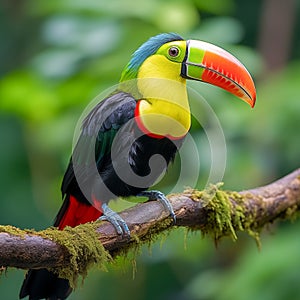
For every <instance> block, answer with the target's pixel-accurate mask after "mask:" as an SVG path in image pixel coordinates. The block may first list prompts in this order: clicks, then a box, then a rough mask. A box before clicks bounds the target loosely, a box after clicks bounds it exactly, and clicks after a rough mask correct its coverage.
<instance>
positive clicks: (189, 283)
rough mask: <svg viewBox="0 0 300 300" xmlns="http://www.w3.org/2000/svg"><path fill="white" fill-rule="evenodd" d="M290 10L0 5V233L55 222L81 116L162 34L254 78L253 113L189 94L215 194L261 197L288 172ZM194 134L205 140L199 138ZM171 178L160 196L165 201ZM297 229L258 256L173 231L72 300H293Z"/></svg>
mask: <svg viewBox="0 0 300 300" xmlns="http://www.w3.org/2000/svg"><path fill="white" fill-rule="evenodd" d="M299 2H300V1H297V0H287V1H285V2H284V9H283V6H282V4H283V3H282V2H280V0H264V1H259V0H253V1H242V0H210V1H204V0H188V1H180V0H167V1H164V0H153V1H150V0H139V1H136V0H122V1H121V0H111V1H104V0H86V1H83V0H72V1H70V0H64V1H59V0H52V1H33V0H27V1H25V0H10V1H8V0H7V1H5V0H3V1H1V3H0V16H1V17H0V34H1V37H0V38H1V40H0V76H1V80H0V191H1V199H0V223H1V224H11V225H15V226H20V227H22V228H25V227H26V228H36V229H42V228H45V227H47V226H49V225H50V224H51V223H52V221H53V218H54V216H55V214H56V212H57V210H58V208H59V206H60V204H61V196H60V183H61V179H62V176H63V173H64V169H65V168H66V166H67V163H68V159H69V155H70V153H71V147H72V139H73V133H74V128H75V126H76V124H77V120H78V118H79V117H80V115H81V112H82V111H83V109H84V108H85V107H86V105H87V104H88V103H89V102H90V101H91V100H92V99H93V98H94V97H95V96H97V95H98V94H99V93H100V92H101V91H103V90H104V89H106V88H108V87H110V86H112V85H114V84H116V83H117V82H118V80H119V76H120V74H121V71H122V69H123V67H124V66H125V64H126V63H127V62H128V60H129V58H130V55H131V54H132V53H133V51H134V50H135V49H136V48H137V47H138V46H139V45H140V44H141V43H143V42H144V41H145V40H147V39H148V38H149V37H150V36H152V35H155V34H157V33H160V32H168V31H172V32H178V33H179V34H182V35H183V36H184V37H186V38H196V39H202V40H206V41H208V42H212V43H215V44H217V45H219V46H221V47H224V48H226V49H227V50H229V51H231V52H232V53H233V54H235V55H236V56H237V57H238V58H239V59H240V60H241V61H242V62H243V63H244V64H245V65H246V66H247V67H248V68H249V70H250V72H251V73H252V75H253V76H254V78H255V81H256V83H257V91H258V97H257V105H256V107H255V109H254V110H250V109H249V108H248V107H247V105H246V104H245V103H242V102H241V101H238V100H236V99H235V98H234V97H232V96H231V95H229V94H228V93H226V92H224V91H222V90H220V89H217V88H214V87H212V86H207V85H204V84H199V83H190V86H191V87H193V88H194V89H196V90H197V91H198V92H199V93H201V94H202V95H203V96H204V97H205V99H206V100H207V101H208V102H209V103H210V105H211V107H212V109H213V111H214V112H215V113H216V115H217V117H218V119H219V121H220V123H221V125H222V128H223V131H224V134H225V138H226V145H227V168H226V172H225V175H224V178H223V181H224V182H225V188H226V189H236V190H242V189H247V188H251V187H255V186H259V185H263V184H267V183H268V182H271V181H273V180H275V179H277V178H279V177H281V176H283V175H285V174H287V173H289V172H290V171H292V170H293V169H295V168H297V167H299V162H300V156H299V146H300V131H299V121H300V118H299V116H300V101H299V94H300V40H299V34H300V28H299V20H297V16H298V19H299V12H300V3H299ZM204 118H205V116H204ZM193 134H194V135H195V136H196V137H197V138H196V139H195V140H199V141H202V140H204V138H203V137H204V136H205V134H204V132H203V131H202V130H201V128H197V126H195V128H194V129H193ZM198 146H199V148H200V149H202V147H203V156H201V157H200V159H201V162H204V163H203V164H201V176H200V180H199V186H198V187H199V188H201V187H203V186H202V185H203V182H205V178H207V176H208V173H209V166H207V165H206V164H205V161H206V160H207V159H209V151H207V149H206V150H205V149H204V148H205V142H204V145H203V146H202V145H201V143H200V144H199V145H198ZM200 152H201V151H200ZM207 153H208V154H207ZM190 157H191V159H193V155H192V154H191V155H190ZM177 169H178V168H176V166H175V167H174V168H173V169H172V170H171V171H170V172H169V179H168V180H165V181H163V182H162V183H161V184H160V185H159V187H160V188H161V189H162V190H163V191H165V192H168V191H169V189H170V185H171V184H172V178H173V177H176V176H175V175H174V173H176V170H177ZM183 188H184V187H182V189H183ZM113 205H114V208H116V209H122V208H123V207H125V206H126V205H127V204H126V203H125V202H124V203H123V201H122V202H118V203H115V204H113ZM299 230H300V222H299V221H295V222H294V223H293V224H289V223H282V224H276V225H274V226H273V227H272V228H269V231H267V232H266V233H263V235H262V250H261V251H258V250H257V248H256V246H255V243H254V241H253V240H251V239H250V238H249V237H246V236H245V235H243V234H240V235H239V240H238V241H237V242H236V243H233V242H232V241H231V240H229V239H224V241H223V242H222V243H221V244H220V245H219V247H218V249H216V248H215V247H214V244H213V242H212V241H211V240H209V239H203V238H202V237H201V235H200V233H187V232H186V231H185V230H184V229H178V230H176V231H173V232H172V233H171V234H170V235H169V236H168V237H167V238H165V237H162V238H161V240H159V241H158V242H157V243H155V244H154V245H153V246H152V247H151V250H149V249H148V248H147V247H145V248H143V249H142V251H141V254H140V255H138V257H137V258H136V262H135V259H134V255H132V257H131V255H129V257H127V258H126V259H121V258H120V259H118V260H117V262H116V263H115V264H114V265H113V266H108V272H107V273H105V272H101V271H99V270H97V268H95V269H94V270H92V271H91V272H90V274H89V276H88V278H87V279H86V281H85V284H84V286H83V287H81V288H78V289H77V290H76V291H75V292H74V293H73V294H72V295H71V296H70V300H77V299H83V300H94V299H133V300H138V299H145V300H150V299H157V300H160V299H174V300H194V299H195V300H200V299H201V300H211V299H220V300H225V299H231V300H247V299H256V300H283V299H300V285H299V278H300V239H299ZM272 233H274V234H272ZM0 251H1V250H0ZM135 268H136V269H137V270H136V271H135ZM133 274H134V279H133ZM23 276H24V271H22V270H9V271H8V272H7V273H6V274H2V276H1V278H0V298H1V299H5V300H7V299H8V300H14V299H17V295H18V290H19V287H20V284H21V282H22V279H23Z"/></svg>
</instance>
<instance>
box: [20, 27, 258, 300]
mask: <svg viewBox="0 0 300 300" xmlns="http://www.w3.org/2000/svg"><path fill="white" fill-rule="evenodd" d="M187 79H191V80H197V81H202V82H205V83H209V84H212V85H215V86H218V87H220V88H223V89H225V90H226V91H228V92H230V93H232V94H234V95H235V96H237V97H238V98H240V99H242V100H243V101H245V102H246V103H248V104H249V105H250V106H251V107H254V104H255V100H256V90H255V85H254V82H253V79H252V77H251V75H250V74H249V72H248V71H247V70H246V68H245V67H244V65H243V64H242V63H241V62H240V61H239V60H237V59H236V58H235V57H234V56H233V55H231V54H230V53H228V52H227V51H225V50H224V49H222V48H220V47H217V46H215V45H212V44H210V43H207V42H204V41H199V40H184V39H183V38H182V37H181V36H180V35H178V34H175V33H163V34H159V35H156V36H154V37H151V38H150V39H149V40H148V41H146V42H145V43H144V44H142V45H141V46H140V47H139V48H138V49H137V50H136V51H135V52H134V53H133V55H132V57H131V59H130V61H129V63H128V64H127V65H126V66H125V68H124V70H123V72H122V74H121V79H120V82H119V84H118V85H117V86H116V88H115V89H114V90H113V91H112V92H110V93H109V94H108V95H107V96H106V97H105V98H104V99H103V100H102V101H100V102H99V103H97V104H96V105H95V106H94V108H93V109H92V110H91V111H90V112H89V113H88V114H87V115H86V117H85V118H84V120H83V122H82V126H81V133H80V136H79V138H78V141H77V144H76V146H75V147H74V149H73V153H72V157H71V159H70V162H69V165H68V167H67V170H66V172H65V175H64V178H63V181H62V186H61V191H62V196H63V204H62V206H61V208H60V210H59V212H58V214H57V216H56V219H55V222H54V226H56V227H58V229H60V230H63V229H64V228H65V227H66V226H71V227H75V226H77V225H79V224H83V223H87V222H92V221H95V220H97V219H100V220H106V221H108V222H110V223H111V224H112V225H113V226H114V228H115V229H116V231H117V233H118V234H120V235H127V236H130V231H129V229H128V226H127V224H126V223H125V222H124V220H123V219H122V218H121V217H120V216H119V215H118V214H117V213H116V212H114V211H113V210H112V209H111V208H109V206H108V205H107V204H108V202H109V201H110V200H112V199H114V198H117V197H128V196H145V197H148V198H149V200H156V199H157V200H159V201H160V202H161V203H162V209H167V210H168V211H169V213H170V217H171V218H173V220H174V221H175V220H176V219H175V214H174V211H173V208H172V206H171V204H170V202H169V201H168V200H167V198H166V197H165V196H164V194H163V193H161V192H160V191H151V190H148V188H149V187H151V186H152V185H153V184H154V182H155V181H156V180H157V179H158V178H159V177H160V176H161V174H163V173H164V172H165V170H166V168H167V166H168V165H169V163H170V162H172V161H173V160H174V157H175V155H176V153H177V151H178V149H180V147H181V145H182V143H183V142H184V139H185V136H186V135H187V133H188V132H189V130H190V127H191V112H190V107H189V102H188V93H187V88H186V81H187ZM71 292H72V289H71V288H70V285H69V283H68V280H66V279H63V278H59V277H58V276H57V275H56V274H55V273H53V272H50V271H48V270H47V269H39V270H29V272H28V273H27V275H26V278H25V280H24V282H23V285H22V287H21V291H20V298H24V297H26V296H29V299H31V300H37V299H52V300H54V299H66V298H67V297H68V296H69V294H70V293H71Z"/></svg>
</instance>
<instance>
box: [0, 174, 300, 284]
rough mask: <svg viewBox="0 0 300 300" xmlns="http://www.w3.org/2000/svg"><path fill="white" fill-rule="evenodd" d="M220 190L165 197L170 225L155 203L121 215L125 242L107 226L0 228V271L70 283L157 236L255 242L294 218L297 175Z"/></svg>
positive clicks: (298, 202)
mask: <svg viewBox="0 0 300 300" xmlns="http://www.w3.org/2000/svg"><path fill="white" fill-rule="evenodd" d="M220 186H221V184H216V185H211V186H210V187H209V188H207V189H206V190H204V191H197V190H193V189H190V190H186V191H184V192H183V193H181V194H173V195H169V196H168V198H169V200H170V202H171V203H172V205H173V208H174V211H175V214H176V224H175V225H174V224H173V223H172V220H171V219H170V218H169V217H168V213H167V212H166V211H165V210H164V209H163V208H162V206H161V204H160V203H159V202H158V201H150V202H146V203H142V204H138V205H136V206H134V207H133V208H130V209H127V210H125V211H123V212H121V213H120V215H121V216H122V218H123V219H124V220H125V221H126V223H127V224H128V227H129V229H130V231H131V238H130V240H129V239H128V238H126V237H121V236H118V235H117V234H116V232H115V230H114V228H113V227H112V225H111V224H109V223H107V222H94V223H91V224H84V225H79V226H77V227H75V228H70V227H67V228H66V229H65V230H63V231H59V230H57V229H55V228H48V229H46V230H43V231H39V232H36V231H34V230H21V229H18V228H15V227H12V226H0V249H1V251H0V267H1V266H2V267H17V268H24V269H27V268H51V269H56V270H58V272H59V274H60V275H61V276H63V277H65V278H68V279H71V280H72V279H74V278H76V276H77V275H78V274H81V275H84V274H85V273H86V271H87V269H88V267H89V266H90V265H91V264H94V263H97V264H100V265H102V266H103V263H104V262H106V261H107V260H109V259H110V258H111V257H112V256H115V255H117V254H122V253H124V251H127V250H128V249H130V248H133V247H136V246H137V245H139V244H140V243H141V242H150V241H152V240H153V238H155V237H156V236H157V235H158V234H159V233H161V232H163V231H165V230H170V229H171V228H173V227H176V226H184V227H188V228H191V229H193V230H197V229H199V230H201V231H202V233H203V234H204V235H210V236H212V237H213V238H214V239H215V240H218V239H220V238H221V237H223V236H231V237H232V238H233V239H236V238H237V235H236V232H237V231H245V232H247V233H249V234H250V235H251V236H253V237H254V238H255V239H256V241H257V242H258V241H259V232H260V231H261V229H262V228H263V227H264V226H265V225H267V224H269V223H272V222H273V221H275V220H276V219H294V218H296V217H297V215H298V214H299V210H300V169H298V170H296V171H294V172H293V173H291V174H289V175H288V176H286V177H284V178H282V179H280V180H278V181H275V182H274V183H271V184H269V185H267V186H264V187H258V188H255V189H252V190H247V191H241V192H232V191H223V190H221V189H220ZM99 240H100V242H101V243H99ZM70 274H73V275H72V276H73V277H72V276H70ZM74 274H75V275H74ZM74 276H75V277H74Z"/></svg>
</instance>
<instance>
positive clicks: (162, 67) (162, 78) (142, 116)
mask: <svg viewBox="0 0 300 300" xmlns="http://www.w3.org/2000/svg"><path fill="white" fill-rule="evenodd" d="M137 84H138V89H139V91H140V93H141V95H142V96H143V97H142V99H141V100H140V101H139V103H138V107H137V111H136V116H138V118H139V120H138V123H139V124H140V125H141V127H142V128H143V130H144V131H146V132H147V133H149V134H153V135H159V136H167V137H169V138H173V139H177V138H181V137H183V136H185V135H186V134H187V132H188V131H189V129H190V126H191V115H190V108H189V103H188V97H187V90H186V81H185V79H183V78H182V77H181V76H180V65H179V64H176V63H170V62H169V61H166V59H165V58H164V57H160V56H155V57H150V58H149V59H148V60H146V61H145V62H144V64H143V66H142V67H141V68H140V71H139V76H138V83H137Z"/></svg>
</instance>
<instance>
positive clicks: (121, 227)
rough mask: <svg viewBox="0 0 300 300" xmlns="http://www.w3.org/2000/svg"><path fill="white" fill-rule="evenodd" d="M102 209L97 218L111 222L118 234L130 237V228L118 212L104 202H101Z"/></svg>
mask: <svg viewBox="0 0 300 300" xmlns="http://www.w3.org/2000/svg"><path fill="white" fill-rule="evenodd" d="M102 211H103V215H102V216H101V217H100V218H99V220H101V221H108V222H109V223H111V224H112V225H113V226H114V227H115V229H116V231H117V233H118V234H119V235H122V236H128V237H130V230H129V228H128V226H127V224H126V222H125V221H124V220H123V219H122V218H121V217H120V215H119V214H117V213H116V212H115V211H113V210H112V209H111V208H109V207H108V205H107V204H106V203H104V204H102Z"/></svg>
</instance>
